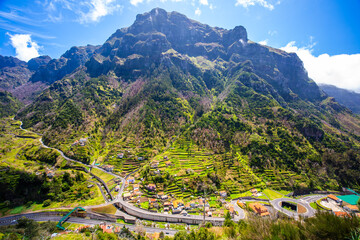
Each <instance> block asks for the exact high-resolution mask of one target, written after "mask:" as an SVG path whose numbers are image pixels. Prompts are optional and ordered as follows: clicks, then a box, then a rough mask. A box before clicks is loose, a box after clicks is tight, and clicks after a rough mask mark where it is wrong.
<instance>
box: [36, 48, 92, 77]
mask: <svg viewBox="0 0 360 240" xmlns="http://www.w3.org/2000/svg"><path fill="white" fill-rule="evenodd" d="M97 48H98V47H96V46H91V45H87V46H85V47H72V48H71V49H70V50H68V51H66V53H64V54H63V55H62V56H61V57H60V58H59V59H53V60H51V61H49V62H48V63H47V64H46V65H43V66H41V67H38V69H37V71H36V72H35V73H34V74H33V75H32V76H31V78H30V81H31V82H44V83H47V84H51V83H53V82H55V81H57V80H60V79H62V78H63V77H64V76H65V75H67V74H70V73H72V72H73V71H74V70H75V69H76V68H78V67H80V66H83V65H84V64H85V62H86V61H87V60H89V58H90V57H91V56H92V54H93V53H94V51H95V50H96V49H97Z"/></svg>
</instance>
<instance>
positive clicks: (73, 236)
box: [51, 233, 92, 240]
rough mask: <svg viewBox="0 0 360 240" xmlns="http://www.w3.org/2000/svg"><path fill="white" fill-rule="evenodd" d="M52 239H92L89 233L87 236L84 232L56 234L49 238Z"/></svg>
mask: <svg viewBox="0 0 360 240" xmlns="http://www.w3.org/2000/svg"><path fill="white" fill-rule="evenodd" d="M51 239H54V240H65V239H72V240H84V239H92V238H91V235H90V236H89V237H87V236H86V235H85V233H81V234H80V233H68V234H62V235H58V236H56V237H54V238H51Z"/></svg>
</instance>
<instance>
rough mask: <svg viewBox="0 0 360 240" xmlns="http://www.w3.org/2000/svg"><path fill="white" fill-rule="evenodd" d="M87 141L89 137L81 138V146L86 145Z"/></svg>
mask: <svg viewBox="0 0 360 240" xmlns="http://www.w3.org/2000/svg"><path fill="white" fill-rule="evenodd" d="M86 142H87V139H86V138H81V139H80V140H79V145H80V146H85V145H86Z"/></svg>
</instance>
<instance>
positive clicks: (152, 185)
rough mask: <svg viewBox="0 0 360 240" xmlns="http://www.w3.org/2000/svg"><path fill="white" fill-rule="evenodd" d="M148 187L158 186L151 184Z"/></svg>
mask: <svg viewBox="0 0 360 240" xmlns="http://www.w3.org/2000/svg"><path fill="white" fill-rule="evenodd" d="M148 187H156V185H155V184H153V183H150V184H148Z"/></svg>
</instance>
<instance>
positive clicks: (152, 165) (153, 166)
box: [150, 161, 159, 168]
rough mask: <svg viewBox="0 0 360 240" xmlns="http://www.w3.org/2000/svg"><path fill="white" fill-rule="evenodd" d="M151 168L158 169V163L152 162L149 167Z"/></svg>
mask: <svg viewBox="0 0 360 240" xmlns="http://www.w3.org/2000/svg"><path fill="white" fill-rule="evenodd" d="M150 167H151V168H158V167H159V162H158V161H153V162H152V163H151V165H150Z"/></svg>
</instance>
